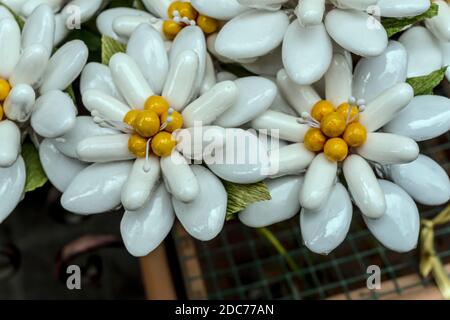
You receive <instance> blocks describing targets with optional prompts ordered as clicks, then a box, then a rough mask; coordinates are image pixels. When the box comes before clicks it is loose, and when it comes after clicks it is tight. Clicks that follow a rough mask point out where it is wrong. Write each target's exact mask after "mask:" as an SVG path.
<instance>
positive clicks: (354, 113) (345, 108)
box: [336, 102, 359, 122]
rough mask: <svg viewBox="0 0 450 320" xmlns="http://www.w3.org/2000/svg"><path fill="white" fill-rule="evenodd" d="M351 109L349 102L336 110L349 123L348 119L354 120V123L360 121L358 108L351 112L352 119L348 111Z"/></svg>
mask: <svg viewBox="0 0 450 320" xmlns="http://www.w3.org/2000/svg"><path fill="white" fill-rule="evenodd" d="M349 109H350V104H348V103H347V102H345V103H342V104H341V105H339V107H338V108H337V109H336V112H337V113H340V114H341V115H342V116H343V117H344V118H345V120H346V121H347V119H349V120H352V119H353V121H351V122H354V121H358V120H359V110H358V108H357V107H356V106H352V109H351V111H350V117H349V118H348V111H349Z"/></svg>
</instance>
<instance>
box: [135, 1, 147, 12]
mask: <svg viewBox="0 0 450 320" xmlns="http://www.w3.org/2000/svg"><path fill="white" fill-rule="evenodd" d="M133 7H134V8H135V9H137V10H143V11H145V6H144V4H143V3H142V0H134V3H133Z"/></svg>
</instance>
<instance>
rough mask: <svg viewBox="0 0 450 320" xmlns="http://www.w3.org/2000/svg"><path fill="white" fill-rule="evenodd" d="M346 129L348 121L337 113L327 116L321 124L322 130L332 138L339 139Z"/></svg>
mask: <svg viewBox="0 0 450 320" xmlns="http://www.w3.org/2000/svg"><path fill="white" fill-rule="evenodd" d="M346 127H347V123H346V119H345V118H344V116H343V115H341V114H340V113H337V112H332V113H330V114H328V115H326V116H325V117H324V118H323V119H322V122H321V123H320V129H321V130H322V132H323V133H324V134H325V135H326V136H328V137H330V138H335V137H339V136H340V135H341V134H343V133H344V131H345V128H346Z"/></svg>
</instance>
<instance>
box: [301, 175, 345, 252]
mask: <svg viewBox="0 0 450 320" xmlns="http://www.w3.org/2000/svg"><path fill="white" fill-rule="evenodd" d="M352 212H353V206H352V202H351V201H350V196H349V195H348V192H347V190H346V189H345V187H344V186H343V185H342V184H340V183H337V184H336V185H335V186H334V187H333V189H332V191H331V193H330V196H329V197H328V199H327V201H326V203H325V204H324V206H323V207H322V208H320V209H319V210H316V211H311V210H307V209H302V212H301V214H300V227H301V231H302V237H303V241H304V242H305V245H306V247H307V248H308V249H309V250H311V251H312V252H315V253H318V254H329V253H330V252H331V251H333V250H334V249H336V248H337V247H338V246H339V245H340V244H341V243H342V242H343V241H344V240H345V237H346V236H347V233H348V231H349V229H350V224H351V221H352Z"/></svg>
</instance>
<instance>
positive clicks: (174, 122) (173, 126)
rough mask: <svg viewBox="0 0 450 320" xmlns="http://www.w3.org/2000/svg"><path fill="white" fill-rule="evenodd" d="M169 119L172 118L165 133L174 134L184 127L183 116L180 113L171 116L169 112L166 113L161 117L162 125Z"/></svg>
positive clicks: (175, 112)
mask: <svg viewBox="0 0 450 320" xmlns="http://www.w3.org/2000/svg"><path fill="white" fill-rule="evenodd" d="M168 118H170V119H169V120H170V121H169V123H168V124H167V126H166V128H165V129H164V130H165V131H167V132H174V131H175V130H178V129H181V128H182V127H183V116H182V115H181V114H180V113H179V112H177V111H174V112H173V113H172V114H171V115H169V113H168V112H165V113H164V114H163V115H162V117H161V123H164V122H166V121H167V119H168Z"/></svg>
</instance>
